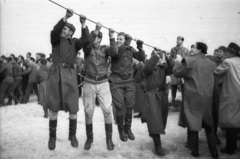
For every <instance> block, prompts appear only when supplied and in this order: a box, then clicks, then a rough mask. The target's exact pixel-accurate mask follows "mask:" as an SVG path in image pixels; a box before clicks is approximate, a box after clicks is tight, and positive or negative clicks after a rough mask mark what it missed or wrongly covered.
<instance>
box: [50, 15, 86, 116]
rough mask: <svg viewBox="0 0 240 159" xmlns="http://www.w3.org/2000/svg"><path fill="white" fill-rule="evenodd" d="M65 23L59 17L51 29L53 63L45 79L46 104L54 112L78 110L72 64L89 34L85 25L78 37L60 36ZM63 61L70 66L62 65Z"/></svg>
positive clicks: (75, 78) (76, 89)
mask: <svg viewBox="0 0 240 159" xmlns="http://www.w3.org/2000/svg"><path fill="white" fill-rule="evenodd" d="M65 24H66V22H64V21H63V19H61V20H60V21H59V22H58V23H57V24H56V25H55V26H54V28H53V30H52V31H51V44H52V60H53V64H52V66H51V68H50V71H49V75H48V80H47V97H46V105H47V107H48V108H49V109H50V110H52V111H55V112H57V111H59V110H64V111H69V113H73V114H74V113H77V112H78V110H79V106H78V97H79V95H78V87H77V77H76V70H74V68H73V65H74V63H75V61H76V57H77V53H78V51H79V50H80V49H82V48H83V47H84V46H86V45H87V44H88V43H89V42H90V36H89V30H88V28H87V27H86V28H82V36H81V38H80V39H76V38H69V39H66V38H62V37H61V36H60V35H61V32H62V29H63V27H64V26H65ZM63 63H66V64H67V65H68V66H70V67H63ZM71 66H72V67H71Z"/></svg>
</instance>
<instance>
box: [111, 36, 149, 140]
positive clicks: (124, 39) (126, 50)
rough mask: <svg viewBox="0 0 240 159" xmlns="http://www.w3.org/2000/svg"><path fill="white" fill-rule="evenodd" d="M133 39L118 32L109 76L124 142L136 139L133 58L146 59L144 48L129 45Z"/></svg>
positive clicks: (120, 134)
mask: <svg viewBox="0 0 240 159" xmlns="http://www.w3.org/2000/svg"><path fill="white" fill-rule="evenodd" d="M131 40H132V37H131V36H129V35H126V34H125V33H123V32H120V33H119V34H118V37H117V43H118V55H117V56H114V57H112V58H111V71H112V74H111V75H110V77H109V81H110V89H111V93H112V97H113V106H114V107H115V108H116V118H117V124H118V131H119V137H120V139H121V140H122V141H124V142H126V141H127V140H128V138H129V139H130V140H134V139H135V136H134V135H133V133H132V131H131V124H132V113H133V107H134V105H135V85H134V77H133V60H132V58H136V59H137V60H141V61H144V60H145V53H144V51H143V50H141V49H139V51H138V52H137V51H136V50H135V49H134V48H132V47H131V46H129V45H130V43H131ZM124 118H125V119H124ZM124 122H125V124H124Z"/></svg>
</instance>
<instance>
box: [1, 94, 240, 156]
mask: <svg viewBox="0 0 240 159" xmlns="http://www.w3.org/2000/svg"><path fill="white" fill-rule="evenodd" d="M79 107H80V111H79V113H78V123H77V139H78V142H79V146H78V148H73V147H72V146H71V145H70V141H68V124H69V121H68V113H65V112H62V111H61V112H59V116H58V127H57V141H56V149H55V150H53V151H50V150H49V149H48V146H47V145H48V138H49V130H48V128H49V127H48V119H46V118H43V115H44V113H43V109H42V106H40V105H38V104H37V102H36V97H34V96H32V97H31V99H30V102H29V103H28V104H19V105H12V106H5V107H0V130H1V131H0V158H1V159H12V158H13V159H28V158H29V159H30V158H31V159H42V158H44V159H48V158H52V159H71V158H81V159H82V158H83V159H88V158H91V159H95V158H96V159H99V158H114V159H135V158H136V159H139V158H140V159H147V158H151V159H152V158H153V159H154V158H160V157H159V156H157V155H156V154H155V150H154V144H153V141H152V139H151V138H150V137H149V136H148V131H147V126H146V124H142V123H141V120H140V119H139V118H134V119H133V124H132V131H133V133H134V134H135V137H136V139H135V140H134V141H130V140H128V141H127V142H122V141H121V140H120V139H119V135H118V130H117V125H115V124H114V125H113V142H114V144H115V145H116V146H115V148H114V150H113V151H108V150H107V147H106V138H105V128H104V119H103V114H102V111H101V108H99V107H96V108H95V113H94V118H93V132H94V142H93V145H92V148H91V149H90V150H89V151H86V150H84V149H83V145H84V143H85V140H86V132H85V117H84V109H83V104H82V98H80V100H79ZM178 116H179V112H178V111H173V110H171V109H170V111H169V116H168V123H167V128H166V135H162V136H161V139H162V146H163V148H164V149H165V150H166V156H165V157H162V158H166V159H172V158H177V159H178V158H179V159H181V158H184V159H187V158H192V157H191V155H190V151H189V150H188V149H187V148H185V142H186V136H187V135H186V131H187V130H186V129H184V128H182V127H179V126H178V125H177V123H178ZM199 136H200V137H199V138H200V144H199V153H200V157H199V159H205V158H211V156H210V152H209V150H208V146H207V141H206V136H205V133H204V131H201V132H200V134H199ZM219 136H220V138H221V140H222V143H223V144H222V146H225V139H224V133H223V132H222V131H219ZM222 146H218V149H220V147H222ZM239 148H240V144H239V143H238V150H237V151H236V154H235V155H232V156H229V155H226V154H221V153H220V152H219V154H220V158H222V159H224V158H228V159H230V158H231V159H239V156H240V150H239Z"/></svg>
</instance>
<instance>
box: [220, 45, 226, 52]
mask: <svg viewBox="0 0 240 159" xmlns="http://www.w3.org/2000/svg"><path fill="white" fill-rule="evenodd" d="M219 50H222V51H223V52H225V51H226V50H227V48H226V47H225V46H220V47H219V48H218V51H219Z"/></svg>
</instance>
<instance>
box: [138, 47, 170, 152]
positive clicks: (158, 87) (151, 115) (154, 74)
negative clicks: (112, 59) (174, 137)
mask: <svg viewBox="0 0 240 159" xmlns="http://www.w3.org/2000/svg"><path fill="white" fill-rule="evenodd" d="M165 59H166V61H165ZM173 66H174V61H173V59H172V58H171V57H170V56H168V57H167V58H165V54H163V52H162V51H160V50H159V49H156V50H154V51H153V52H152V55H151V58H150V59H149V60H148V62H147V63H146V65H145V66H144V67H143V68H142V73H141V76H138V77H136V78H137V79H136V82H137V83H140V85H141V87H142V88H143V89H144V92H145V93H144V107H143V111H142V121H143V122H145V121H146V123H147V127H148V132H149V136H150V137H152V138H153V141H154V145H155V150H156V153H157V154H158V155H160V156H164V155H165V152H164V150H163V149H162V145H161V140H160V135H159V134H165V128H166V124H167V116H168V104H167V101H166V97H165V92H166V76H167V75H170V74H172V68H173Z"/></svg>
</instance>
